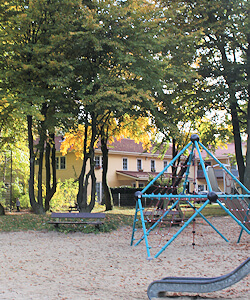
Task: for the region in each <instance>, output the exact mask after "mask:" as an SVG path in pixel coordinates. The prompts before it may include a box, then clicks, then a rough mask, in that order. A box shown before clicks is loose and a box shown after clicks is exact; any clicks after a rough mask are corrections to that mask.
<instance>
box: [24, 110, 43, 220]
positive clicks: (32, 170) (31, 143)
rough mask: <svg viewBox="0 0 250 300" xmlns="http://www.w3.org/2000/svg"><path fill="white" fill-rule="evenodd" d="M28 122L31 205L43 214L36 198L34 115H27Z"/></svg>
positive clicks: (35, 210)
mask: <svg viewBox="0 0 250 300" xmlns="http://www.w3.org/2000/svg"><path fill="white" fill-rule="evenodd" d="M27 123H28V144H29V154H30V157H29V160H30V175H29V198H30V205H31V207H32V209H33V210H34V212H35V213H36V214H43V213H44V209H43V206H42V205H40V204H38V203H37V202H36V199H35V192H34V181H35V180H34V178H35V154H34V141H33V134H32V116H27Z"/></svg>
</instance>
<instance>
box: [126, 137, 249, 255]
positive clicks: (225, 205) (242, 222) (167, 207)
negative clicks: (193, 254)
mask: <svg viewBox="0 0 250 300" xmlns="http://www.w3.org/2000/svg"><path fill="white" fill-rule="evenodd" d="M191 146H192V147H191ZM189 147H191V151H190V153H189V158H188V161H187V167H186V171H185V173H184V174H183V186H182V191H181V192H180V193H179V194H176V189H175V190H174V191H173V190H171V189H170V190H165V191H163V192H161V193H158V194H156V193H154V192H153V193H146V192H147V191H149V188H150V187H151V188H152V186H153V185H154V183H155V181H156V180H157V179H158V178H159V177H160V176H162V175H163V174H164V173H165V172H166V171H167V169H168V168H169V167H171V166H173V164H174V163H175V162H176V161H177V160H178V159H179V158H180V157H181V155H183V154H184V153H185V152H186V151H188V150H189ZM200 147H201V148H202V149H203V150H205V151H206V153H207V154H208V155H209V156H210V157H212V158H213V159H214V160H215V161H216V162H217V164H218V165H219V166H220V167H221V168H222V169H223V170H224V172H225V173H226V174H227V175H228V176H230V177H231V180H233V181H234V182H236V183H237V184H238V186H240V187H241V189H242V191H244V194H239V193H238V194H223V193H222V192H221V191H220V190H216V191H214V190H213V187H214V185H215V184H216V181H215V179H216V178H212V176H213V174H212V172H211V174H209V175H208V173H207V170H206V167H205V163H204V160H203V158H202V156H201V151H200ZM195 149H196V150H197V153H198V155H199V159H200V164H201V166H202V169H203V173H204V176H205V179H206V182H207V186H208V193H207V194H188V193H187V186H188V181H189V173H190V165H191V163H192V159H193V157H194V150H195ZM209 173H210V171H209ZM209 177H210V178H209ZM210 180H211V181H212V184H213V186H212V184H211V182H210ZM135 197H136V200H137V201H136V207H135V215H134V223H133V231H132V236H131V246H132V245H133V244H134V242H135V244H134V245H135V246H137V245H138V244H140V243H141V242H142V241H145V245H146V250H147V258H148V259H152V258H153V257H152V256H151V253H150V249H151V248H152V245H149V241H148V237H149V235H151V234H153V233H154V232H156V233H157V234H158V236H160V238H161V239H163V238H164V236H165V235H166V234H165V233H162V232H163V230H162V226H163V225H164V224H165V223H166V222H168V223H169V228H170V227H171V225H174V224H176V223H177V224H179V225H182V226H181V228H180V229H179V230H178V231H177V232H176V233H175V234H174V235H173V236H172V237H171V238H170V239H168V240H167V242H166V243H165V244H164V245H157V247H160V250H159V251H158V252H157V253H156V254H155V255H154V257H155V258H157V257H158V256H159V255H160V254H161V253H162V252H163V251H164V250H165V249H166V248H167V247H168V246H169V245H170V244H171V243H172V242H173V241H174V240H175V238H177V236H179V235H180V234H181V233H182V231H183V230H184V229H185V228H186V227H187V226H188V225H189V224H190V223H191V222H193V224H194V222H195V218H196V217H197V216H200V217H201V218H202V219H203V220H204V221H205V222H206V223H207V224H208V225H210V226H211V227H212V228H213V229H214V230H215V232H217V233H218V234H219V235H220V236H221V237H222V238H223V239H224V240H225V241H227V242H228V240H227V239H226V238H225V237H224V236H223V235H222V234H221V233H220V232H219V231H218V230H217V229H216V228H215V227H214V226H213V225H212V223H211V222H210V221H209V220H208V219H207V218H206V217H205V216H204V215H203V214H202V210H203V209H204V208H205V207H206V206H207V205H208V204H209V203H217V204H218V205H219V206H220V207H221V208H222V209H223V210H225V211H226V212H227V214H228V215H229V216H231V217H232V218H233V220H234V221H236V222H237V223H238V225H239V226H240V227H241V231H240V234H239V238H238V242H240V239H241V235H242V233H243V231H245V232H247V233H248V234H250V215H249V210H250V201H249V197H250V191H249V190H248V189H247V188H246V187H245V186H244V185H243V184H242V183H241V182H240V181H239V180H238V179H237V178H236V177H235V176H234V175H233V174H232V173H231V172H230V171H229V170H228V169H227V168H226V167H225V166H224V165H223V164H222V163H221V162H220V161H219V160H218V159H217V158H216V157H215V156H214V155H213V154H212V153H211V152H210V151H209V150H208V149H207V148H206V147H205V146H204V145H203V144H202V143H201V142H200V141H199V136H198V135H197V134H194V135H192V136H191V141H190V142H189V143H188V144H187V145H186V146H185V147H184V148H183V149H182V151H180V152H179V153H178V154H177V155H176V156H175V157H174V158H173V159H172V160H171V162H170V163H169V164H168V165H167V166H166V167H165V168H164V169H163V170H162V171H161V172H160V173H159V174H158V175H157V176H156V177H155V178H154V179H153V180H152V181H151V182H150V183H149V184H148V185H147V186H146V187H145V188H144V189H143V190H142V191H141V192H136V193H135ZM143 198H145V199H148V198H149V199H151V201H152V204H151V205H150V206H151V207H150V208H149V209H146V207H143V205H142V203H143V201H142V199H143ZM197 202H198V203H201V206H200V207H199V208H196V203H197ZM183 204H185V205H184V206H185V207H188V208H191V210H192V211H193V214H192V215H191V216H189V217H187V218H185V216H184V214H183V212H182V210H181V209H180V206H181V205H183ZM176 216H178V217H177V218H176ZM138 222H140V225H141V227H142V235H141V237H140V238H139V239H138V240H137V241H136V238H135V233H136V232H138V231H140V230H139V228H138V227H139V226H137V225H139V224H138ZM194 233H195V230H194V229H193V234H194ZM167 235H168V234H167ZM193 245H194V242H193ZM153 246H154V245H153Z"/></svg>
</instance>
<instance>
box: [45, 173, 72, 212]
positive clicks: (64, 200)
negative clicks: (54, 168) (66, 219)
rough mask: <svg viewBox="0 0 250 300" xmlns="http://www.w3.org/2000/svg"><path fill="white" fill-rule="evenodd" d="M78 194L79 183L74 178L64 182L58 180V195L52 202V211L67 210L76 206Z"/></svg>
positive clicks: (56, 194)
mask: <svg viewBox="0 0 250 300" xmlns="http://www.w3.org/2000/svg"><path fill="white" fill-rule="evenodd" d="M77 193H78V183H77V182H75V181H74V179H73V178H70V179H66V180H65V181H64V182H61V180H58V183H57V188H56V193H55V195H54V196H53V198H52V199H51V201H50V208H51V210H52V211H54V210H61V209H62V210H63V209H65V210H66V209H68V207H69V206H74V204H75V203H76V198H77Z"/></svg>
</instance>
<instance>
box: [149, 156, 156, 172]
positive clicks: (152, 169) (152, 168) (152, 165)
mask: <svg viewBox="0 0 250 300" xmlns="http://www.w3.org/2000/svg"><path fill="white" fill-rule="evenodd" d="M150 170H151V172H155V171H156V169H155V160H154V159H151V161H150Z"/></svg>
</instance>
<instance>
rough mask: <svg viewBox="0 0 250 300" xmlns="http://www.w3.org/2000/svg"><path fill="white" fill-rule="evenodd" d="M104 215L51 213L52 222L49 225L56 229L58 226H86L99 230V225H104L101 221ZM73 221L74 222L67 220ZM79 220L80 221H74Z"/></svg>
mask: <svg viewBox="0 0 250 300" xmlns="http://www.w3.org/2000/svg"><path fill="white" fill-rule="evenodd" d="M105 217H106V215H105V214H104V213H52V214H51V218H52V219H53V220H51V221H49V222H48V223H49V224H54V225H55V227H56V228H58V227H59V225H60V224H61V225H64V224H65V225H68V224H75V225H81V224H87V225H95V227H96V228H98V229H100V227H99V226H100V225H102V224H104V222H103V221H102V220H101V219H104V218H105ZM67 219H74V220H70V221H69V220H67ZM76 219H81V220H76Z"/></svg>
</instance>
